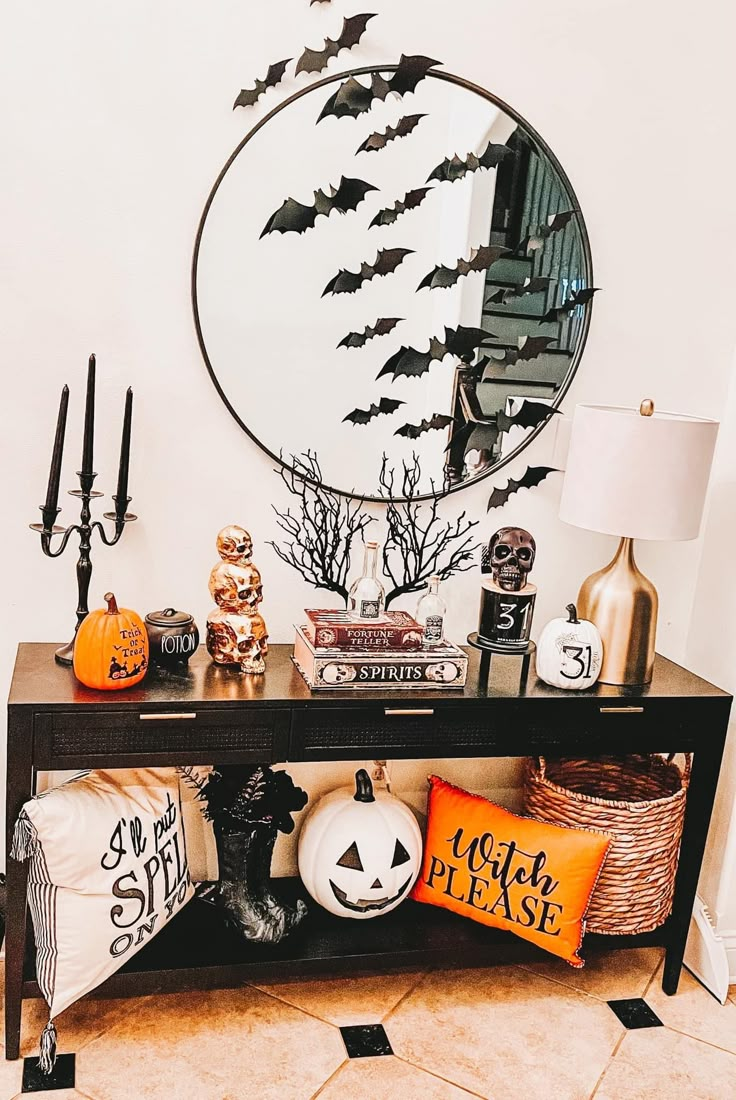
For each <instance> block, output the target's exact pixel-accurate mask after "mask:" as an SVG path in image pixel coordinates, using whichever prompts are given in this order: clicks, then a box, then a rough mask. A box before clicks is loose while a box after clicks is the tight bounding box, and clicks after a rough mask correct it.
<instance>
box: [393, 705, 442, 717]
mask: <svg viewBox="0 0 736 1100" xmlns="http://www.w3.org/2000/svg"><path fill="white" fill-rule="evenodd" d="M383 713H384V714H385V715H386V717H387V718H394V717H395V716H397V715H403V714H424V715H428V716H429V717H431V716H432V715H433V714H434V707H426V708H422V707H409V708H407V709H403V710H402V709H401V708H400V707H384V708H383Z"/></svg>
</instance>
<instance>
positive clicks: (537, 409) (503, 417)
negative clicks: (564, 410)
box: [496, 397, 560, 432]
mask: <svg viewBox="0 0 736 1100" xmlns="http://www.w3.org/2000/svg"><path fill="white" fill-rule="evenodd" d="M559 412H560V410H559V409H553V408H552V406H551V405H545V404H544V402H543V401H530V400H529V398H528V397H527V398H526V399H525V400H524V401H522V403H521V408H520V409H519V411H518V412H517V413H514V414H513V415H512V416H509V415H507V413H505V412H499V413H498V415H497V417H496V423H497V424H498V430H499V431H500V432H507V431H509V429H510V428H514V427H516V428H536V427H537V425H538V424H543V423H544V422H545V420H549V418H550V417H551V416H554V415H555V414H556V413H559Z"/></svg>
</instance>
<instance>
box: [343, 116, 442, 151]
mask: <svg viewBox="0 0 736 1100" xmlns="http://www.w3.org/2000/svg"><path fill="white" fill-rule="evenodd" d="M426 117H427V116H426V115H404V117H403V118H400V119H399V121H398V122H397V123H396V125H395V126H387V127H386V129H385V130H384V131H383V133H382V134H379V133H375V134H371V135H370V137H367V138H366V139H365V141H364V142H363V144H362V145H361V146H360V147H359V148H358V149H356V151H355V152H356V156H357V154H358V153H373V152H377V151H378V150H379V149H385V148H386V146H387V145H388V143H389V142H390V141H395V140H396V138H400V137H406V136H407V134H410V133H411V132H412V130H414V129H416V127H417V126H418V125H419V123H420V121H421V120H422V119H423V118H426Z"/></svg>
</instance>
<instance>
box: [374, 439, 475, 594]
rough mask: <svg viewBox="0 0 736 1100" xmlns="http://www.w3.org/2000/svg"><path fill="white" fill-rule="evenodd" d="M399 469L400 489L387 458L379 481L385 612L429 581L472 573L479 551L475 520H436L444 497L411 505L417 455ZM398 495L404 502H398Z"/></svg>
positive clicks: (416, 487) (418, 473) (461, 517)
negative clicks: (388, 587)
mask: <svg viewBox="0 0 736 1100" xmlns="http://www.w3.org/2000/svg"><path fill="white" fill-rule="evenodd" d="M402 465H403V473H402V474H401V478H400V485H399V486H398V488H397V487H396V484H395V482H396V477H395V471H394V469H393V468H389V465H388V459H387V456H386V455H385V454H384V456H383V461H382V463H381V473H380V476H379V485H380V492H381V496H382V497H385V499H386V525H387V534H386V538H385V541H384V544H383V571H384V573H385V574H386V576H387V577H389V578H390V579H391V580H392V581H393V585H394V587H393V588H392V589H391V590H390V591H389V592H387V593H386V607H389V606H390V604H391V603H392V602H393V601H394V600H395V599H398V597H399V596H403V595H406V594H407V593H410V592H421V591H422V590H423V589H424V588H426V587H427V583H428V581H429V578H430V577H431V576H438V577H441V578H442V580H447V578H448V577H451V576H452V575H453V574H454V573H464V572H466V571H467V570H468V569H470V568H472V564H473V560H472V559H473V555H474V554H475V552H476V550H477V549H478V547H479V546H480V545H481V544H480V543H479V542H474V540H473V538H472V536H471V535H470V531H471V530H472V529H473V528H474V527H477V526H478V520H470V519H467V518H466V513H465V512H464V511H463V512H461V513H460V515H459V516H458V517H457V519H456V520H454V521H448V522H443V520H442V519H440V516H439V503H440V500H441V499H442V497H443V495H446V494H441V493H438V494H436V495H434V496H433V497H432V499H431V500H430V501H424V502H420V501H418V500H416V499H415V498H416V497H417V495H418V493H419V481H420V477H421V470H420V467H419V458H418V457H417V455H416V453H415V454H414V455H413V456H412V461H411V462H410V463H407V462H404V463H403V464H402ZM432 491H433V493H434V485H433V486H432ZM397 495H398V496H400V497H402V498H404V499H403V500H401V501H396V500H395V499H394V498H395V497H396V496H397Z"/></svg>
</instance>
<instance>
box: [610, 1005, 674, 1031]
mask: <svg viewBox="0 0 736 1100" xmlns="http://www.w3.org/2000/svg"><path fill="white" fill-rule="evenodd" d="M608 1007H609V1008H610V1009H611V1010H612V1011H613V1012H615V1013H616V1015H617V1016H618V1018H619V1020H620V1021H621V1023H622V1024H623V1025H624V1027H627V1028H628V1029H629V1030H630V1031H635V1030H636V1029H637V1028H640V1027H664V1025H663V1023H662V1021H661V1020H660V1018H659V1016H656V1015H655V1014H654V1013H653V1012H652V1010H651V1008H650V1007H649V1005H648V1004H647V1002H646V1001H645V1000H643V999H642V998H641V997H627V998H625V999H624V1000H622V1001H609V1002H608Z"/></svg>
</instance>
